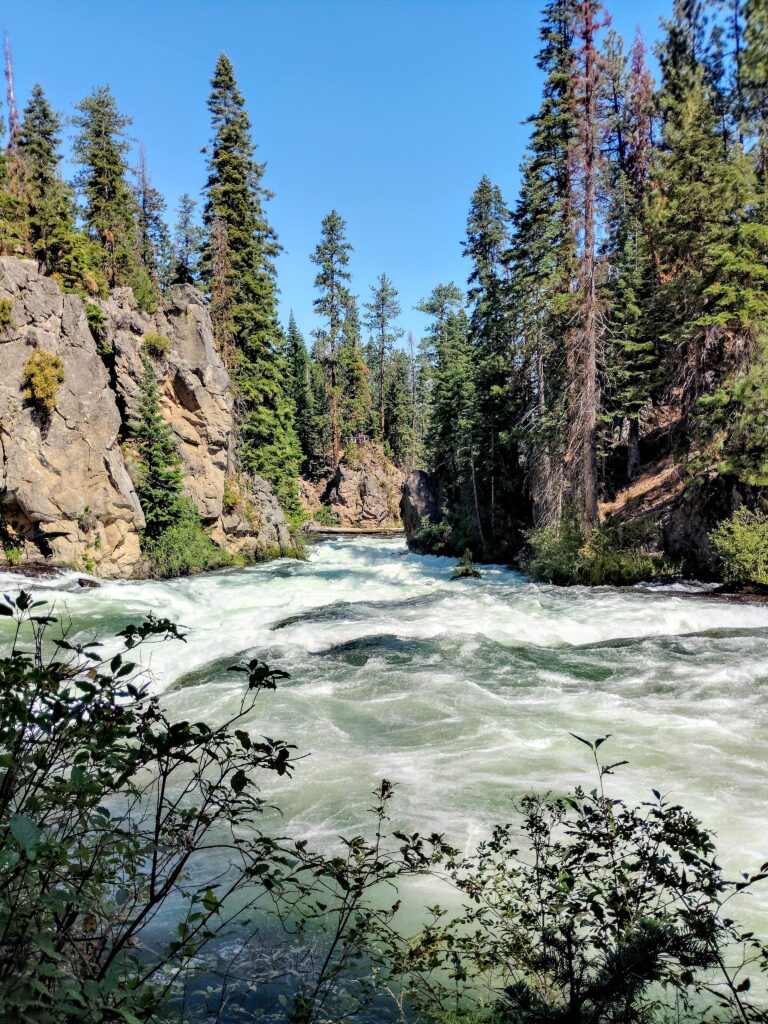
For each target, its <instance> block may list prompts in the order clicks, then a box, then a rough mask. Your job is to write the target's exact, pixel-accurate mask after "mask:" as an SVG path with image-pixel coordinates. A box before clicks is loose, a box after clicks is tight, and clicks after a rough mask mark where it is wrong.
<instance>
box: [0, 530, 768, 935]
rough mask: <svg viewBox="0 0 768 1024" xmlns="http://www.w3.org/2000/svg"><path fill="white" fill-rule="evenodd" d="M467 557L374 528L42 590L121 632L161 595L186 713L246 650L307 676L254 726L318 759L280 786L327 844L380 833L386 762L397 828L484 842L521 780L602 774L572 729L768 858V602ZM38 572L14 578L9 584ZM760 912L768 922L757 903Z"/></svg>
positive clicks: (586, 780)
mask: <svg viewBox="0 0 768 1024" xmlns="http://www.w3.org/2000/svg"><path fill="white" fill-rule="evenodd" d="M453 564H454V563H453V561H452V560H449V559H445V558H437V557H420V556H417V555H413V554H409V553H408V552H407V551H406V548H405V545H404V543H403V542H402V541H400V540H377V539H369V538H366V539H360V540H358V539H355V540H339V541H332V542H324V543H321V544H318V545H316V546H314V547H313V548H311V550H310V554H309V559H308V560H307V561H306V562H298V561H293V560H288V559H284V560H280V561H276V562H272V563H269V564H266V565H262V566H258V567H255V568H251V569H238V570H228V571H225V572H220V573H216V574H212V575H207V576H203V577H198V578H194V579H184V580H174V581H170V582H152V581H142V582H130V581H121V582H107V583H104V584H103V585H102V586H101V587H100V588H98V589H92V590H91V589H81V588H79V587H78V586H77V585H76V580H75V577H74V576H73V575H69V576H63V577H58V578H53V579H50V580H35V581H33V582H31V583H29V584H26V585H30V586H33V587H34V588H35V590H36V591H39V592H40V594H38V595H36V596H45V595H48V596H50V597H51V598H52V599H53V600H55V602H56V607H57V613H58V614H59V615H62V614H63V613H65V611H66V614H67V615H68V616H70V617H71V618H72V623H73V629H74V630H75V631H89V630H96V631H98V632H99V633H100V634H101V635H102V636H105V637H108V636H110V635H114V633H115V632H116V631H117V630H118V629H120V628H121V627H122V626H123V625H125V624H126V623H127V622H132V621H138V620H140V619H141V618H142V616H143V615H144V614H146V613H147V612H148V611H150V610H154V611H156V612H157V613H158V614H163V615H167V616H168V617H170V618H172V619H174V620H175V621H176V622H178V623H181V624H183V625H184V626H186V627H187V628H188V630H189V638H188V641H187V643H186V644H183V645H182V644H178V643H168V644H165V645H162V646H160V647H156V648H154V649H153V650H152V653H151V658H150V661H149V666H148V667H149V668H150V670H151V672H152V675H153V678H154V685H155V686H156V687H157V689H158V690H160V691H162V692H163V693H164V695H165V700H166V701H167V703H168V705H169V707H170V710H171V713H172V714H173V715H178V716H184V717H187V718H188V717H201V718H203V719H206V720H209V721H215V720H218V719H220V718H221V717H222V716H223V715H225V714H226V712H227V710H228V709H230V708H232V707H233V706H234V705H235V704H236V703H237V702H238V701H239V696H240V686H241V685H242V677H241V676H239V675H237V674H233V673H230V672H228V671H227V668H228V667H229V666H230V665H231V664H232V663H233V662H234V661H235V660H236V659H239V658H241V657H246V656H248V657H253V656H258V657H260V658H262V659H264V660H266V661H268V662H269V663H270V664H271V665H272V666H273V667H275V668H281V669H284V670H286V671H287V672H289V673H290V675H291V679H290V680H289V681H287V682H285V683H283V684H282V685H281V687H280V689H279V690H278V691H277V693H268V694H265V695H264V696H263V698H260V704H259V712H260V717H259V720H258V722H254V723H253V731H254V732H258V733H262V734H265V735H269V736H274V737H277V736H279V737H282V738H285V739H287V740H290V741H291V742H293V743H295V744H297V746H298V747H299V749H300V751H302V752H307V753H308V754H309V755H310V756H309V757H307V758H306V759H305V760H304V761H303V762H302V764H301V766H300V768H299V770H298V772H297V774H296V776H295V777H294V779H293V780H290V781H280V782H278V783H276V784H273V783H272V782H270V783H269V785H270V788H269V789H268V790H267V793H268V795H269V797H270V798H273V799H274V800H275V802H277V803H278V804H279V805H280V807H281V808H282V811H283V814H284V818H283V820H282V824H281V829H282V830H284V831H285V832H287V833H288V834H292V835H294V836H298V835H305V836H308V837H311V838H312V839H313V840H314V841H315V842H316V843H317V844H320V845H330V844H332V843H333V841H334V838H335V837H336V836H337V835H338V834H339V833H347V834H349V833H350V831H351V830H353V829H357V830H359V829H361V828H363V827H364V826H365V822H366V818H367V815H366V808H368V807H369V806H370V791H371V790H372V788H373V787H374V785H375V784H376V782H377V781H378V780H379V779H380V778H381V777H387V778H389V779H391V780H393V781H394V782H397V783H398V784H399V787H398V791H397V799H396V805H395V808H394V818H395V824H397V825H401V826H402V825H404V826H407V827H410V828H414V829H419V830H420V831H422V832H426V831H431V830H433V829H434V830H436V831H440V832H444V833H446V834H447V836H448V837H449V838H451V839H452V840H453V841H454V842H455V843H456V844H457V845H462V846H463V845H465V844H466V845H467V846H471V845H474V843H475V842H476V841H477V840H478V839H479V838H480V837H481V836H482V835H484V834H485V833H486V832H487V830H488V828H489V826H490V825H491V824H492V823H494V822H496V821H503V820H509V817H510V811H511V803H512V800H513V798H514V797H516V796H518V795H520V794H521V793H523V792H525V791H529V790H531V789H536V790H540V791H541V790H552V791H562V790H564V789H566V788H570V787H572V786H573V785H575V784H576V783H579V782H581V783H583V784H585V785H586V786H588V787H591V785H592V783H593V780H594V776H593V772H592V771H591V770H590V763H589V755H588V752H587V751H586V749H585V748H584V747H583V746H581V744H579V743H577V742H575V741H574V740H573V739H572V738H571V737H570V736H569V733H571V732H573V733H577V734H579V735H581V736H586V737H590V738H593V737H597V736H602V735H605V734H606V733H611V734H612V735H613V739H612V740H611V744H610V746H609V747H608V748H606V751H607V754H608V755H609V756H610V757H611V759H613V760H619V759H624V758H626V759H627V760H628V761H629V762H630V764H629V765H628V766H627V767H626V768H623V769H621V770H620V774H619V775H618V776H617V777H616V778H615V780H612V787H613V789H614V791H615V792H616V793H620V794H621V795H624V796H628V797H630V798H638V799H643V798H645V796H646V795H647V794H648V793H649V791H650V789H651V787H655V788H657V789H661V790H663V791H664V792H665V793H667V794H669V795H670V796H672V797H674V798H675V799H676V800H679V801H681V802H682V803H684V804H685V805H686V806H687V807H689V808H690V809H691V810H693V811H694V812H696V813H697V814H698V815H699V816H700V817H701V818H702V819H703V820H704V821H705V823H706V824H707V825H709V826H710V827H711V828H713V829H714V830H715V831H716V832H717V833H718V836H719V845H720V849H721V853H722V857H723V860H724V862H725V864H726V866H727V867H729V868H731V869H735V868H739V869H743V870H748V869H749V870H754V869H755V868H756V867H758V866H759V865H760V864H761V863H762V862H763V861H765V860H766V859H768V829H766V814H765V811H766V795H767V794H768V703H767V702H766V693H767V692H768V605H757V604H754V605H753V604H744V603H730V602H726V601H723V600H716V599H713V598H710V597H705V596H702V595H701V594H696V593H695V592H693V589H692V588H686V587H682V588H678V589H675V588H671V589H666V590H665V589H659V590H649V589H642V588H634V589H627V590H617V589H613V588H598V589H593V590H589V589H584V588H578V587H577V588H572V589H560V588H556V587H551V586H543V585H540V584H534V583H531V582H529V581H527V580H526V579H525V578H523V577H521V576H519V575H517V574H515V573H513V572H510V571H508V570H506V569H504V568H502V567H488V568H485V569H484V571H483V577H482V579H481V580H478V581H470V582H451V581H450V574H451V570H452V567H453ZM22 585H25V584H24V581H23V580H20V578H19V577H16V576H3V577H2V578H0V588H2V589H3V590H4V591H5V592H12V591H14V590H18V589H19V587H20V586H22ZM5 629H6V632H4V633H2V634H0V642H2V641H3V640H4V639H5V638H6V637H7V626H5ZM763 900H764V901H765V902H764V906H765V905H768V900H765V896H764V897H763ZM761 902H763V901H761ZM753 914H754V915H755V916H756V917H757V918H763V920H762V922H761V923H762V925H763V927H762V928H761V929H760V930H761V932H763V933H765V931H766V930H768V929H766V928H765V924H766V921H765V918H764V917H763V913H762V912H761V910H760V905H759V903H757V902H755V903H753V905H752V907H751V909H748V911H747V916H749V917H751V916H752V915H753ZM754 923H755V924H757V923H758V922H757V921H755V922H754Z"/></svg>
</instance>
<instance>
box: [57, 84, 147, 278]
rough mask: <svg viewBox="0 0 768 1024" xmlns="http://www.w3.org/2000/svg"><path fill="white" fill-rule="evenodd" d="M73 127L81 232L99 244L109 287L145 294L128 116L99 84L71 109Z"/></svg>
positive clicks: (107, 88) (106, 88) (110, 94)
mask: <svg viewBox="0 0 768 1024" xmlns="http://www.w3.org/2000/svg"><path fill="white" fill-rule="evenodd" d="M75 109H76V110H77V111H78V114H77V115H76V116H75V117H74V118H73V123H74V125H75V126H76V128H77V129H78V135H77V137H76V138H75V142H74V157H75V161H76V162H77V163H78V164H79V165H80V171H79V172H78V175H77V178H76V183H77V187H78V188H79V190H80V192H81V194H82V197H83V202H84V206H83V218H84V221H85V229H86V232H87V234H88V236H89V238H91V239H92V240H93V241H94V242H96V243H98V245H99V246H100V249H101V266H102V271H103V273H104V276H105V278H106V281H107V284H108V285H109V287H113V286H115V285H130V286H132V287H134V286H135V287H137V290H138V291H139V292H140V293H144V291H145V286H146V273H145V272H143V270H142V268H141V266H140V263H139V260H138V257H137V249H138V239H137V235H136V212H137V211H136V200H135V197H134V194H133V192H132V190H131V187H130V184H129V182H128V177H127V176H128V162H127V158H128V153H129V151H130V145H129V142H128V138H127V136H126V134H125V133H126V129H127V128H128V127H129V126H130V125H131V124H132V122H131V119H130V118H129V117H126V116H125V115H123V114H121V113H120V111H119V110H118V107H117V103H116V102H115V98H114V96H113V95H112V93H111V92H110V90H109V86H100V87H99V88H97V89H95V90H94V92H93V93H92V94H91V95H90V96H87V97H86V98H85V99H84V100H82V102H81V103H79V104H78V105H77V107H76V108H75Z"/></svg>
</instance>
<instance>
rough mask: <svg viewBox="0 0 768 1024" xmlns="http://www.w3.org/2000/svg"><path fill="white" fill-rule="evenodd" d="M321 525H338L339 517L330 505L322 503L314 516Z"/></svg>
mask: <svg viewBox="0 0 768 1024" xmlns="http://www.w3.org/2000/svg"><path fill="white" fill-rule="evenodd" d="M312 518H313V519H314V520H315V522H316V523H318V524H319V525H320V526H338V525H339V517H338V515H337V514H336V513H335V512H334V511H333V509H332V508H331V506H330V505H321V506H320V508H319V509H318V510H317V512H315V514H314V516H313V517H312Z"/></svg>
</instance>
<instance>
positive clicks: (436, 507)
mask: <svg viewBox="0 0 768 1024" xmlns="http://www.w3.org/2000/svg"><path fill="white" fill-rule="evenodd" d="M400 515H401V516H402V520H403V526H404V527H405V533H406V536H407V537H408V540H409V541H410V540H411V539H412V538H413V537H415V536H416V534H417V533H418V532H419V530H420V529H421V527H422V526H423V525H424V524H425V523H436V522H438V521H439V519H440V501H439V492H438V488H437V486H436V484H435V480H434V478H433V476H432V474H431V473H427V472H426V471H425V470H423V469H414V470H413V472H412V473H409V474H408V477H407V479H406V480H405V482H404V484H403V489H402V495H401V498H400Z"/></svg>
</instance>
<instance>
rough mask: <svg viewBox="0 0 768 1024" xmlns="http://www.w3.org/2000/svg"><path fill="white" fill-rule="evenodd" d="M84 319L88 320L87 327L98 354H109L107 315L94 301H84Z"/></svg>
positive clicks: (110, 348) (110, 352)
mask: <svg viewBox="0 0 768 1024" xmlns="http://www.w3.org/2000/svg"><path fill="white" fill-rule="evenodd" d="M85 319H86V320H87V321H88V327H89V329H90V332H91V336H92V337H93V340H94V341H95V342H96V348H97V349H98V350H99V355H100V356H108V355H111V354H112V347H111V346H110V344H109V342H108V341H107V336H106V326H107V316H106V314H105V312H104V310H103V309H102V308H101V307H100V306H97V305H96V304H95V303H94V302H86V304H85Z"/></svg>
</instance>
